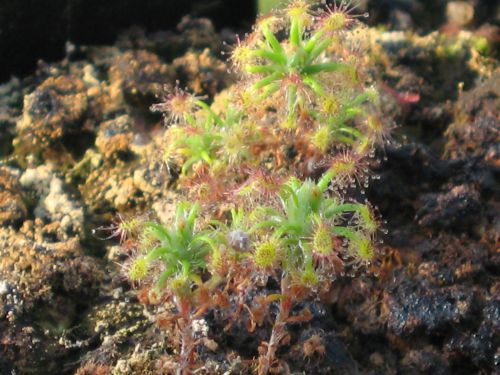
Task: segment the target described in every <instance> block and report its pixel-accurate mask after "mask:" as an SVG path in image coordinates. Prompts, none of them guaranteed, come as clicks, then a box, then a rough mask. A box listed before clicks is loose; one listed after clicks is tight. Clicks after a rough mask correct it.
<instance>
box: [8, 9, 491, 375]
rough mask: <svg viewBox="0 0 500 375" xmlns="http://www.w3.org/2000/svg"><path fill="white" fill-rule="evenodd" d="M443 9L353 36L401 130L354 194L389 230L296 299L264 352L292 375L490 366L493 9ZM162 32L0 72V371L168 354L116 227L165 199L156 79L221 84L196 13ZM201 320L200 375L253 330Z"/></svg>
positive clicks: (215, 42) (95, 365) (97, 365)
mask: <svg viewBox="0 0 500 375" xmlns="http://www.w3.org/2000/svg"><path fill="white" fill-rule="evenodd" d="M410 3H411V2H405V1H398V2H391V4H392V5H391V7H393V10H392V11H391V12H392V13H391V17H394V19H395V21H394V22H396V19H397V22H399V23H401V22H407V23H410V25H411V24H413V23H414V22H415V19H418V17H419V15H420V14H421V12H424V11H425V10H424V9H423V8H418V7H417V8H413V6H414V5H412V6H409V5H408V4H410ZM417 3H419V2H415V3H413V4H417ZM445 3H446V4H451V3H452V2H439V4H440V7H441V6H444V7H445V8H443V12H446V14H447V15H448V16H447V17H448V20H447V21H446V20H443V21H442V22H443V23H445V22H447V23H450V22H452V21H453V22H455V23H460V25H461V27H462V28H463V27H468V28H469V29H470V30H469V31H466V32H465V31H462V32H458V33H453V34H451V35H450V33H448V34H442V33H441V34H439V33H437V32H434V33H431V34H428V35H425V36H420V35H415V34H412V33H410V32H408V33H401V32H394V31H389V32H383V31H380V30H375V29H368V30H367V35H368V37H367V38H366V39H367V43H368V44H369V47H370V49H369V54H367V59H369V60H370V61H371V63H372V66H373V69H372V71H371V72H370V74H371V76H372V79H373V80H374V81H376V82H379V83H380V87H381V89H382V91H383V92H384V98H385V99H384V111H385V113H384V116H385V117H386V118H387V119H392V120H391V121H394V122H395V123H396V125H398V127H397V129H396V130H395V135H394V138H395V142H393V143H394V145H392V146H389V147H388V148H387V149H386V150H385V151H383V152H381V153H380V155H378V157H377V158H376V159H377V161H376V162H374V163H373V168H374V170H375V173H376V174H378V175H379V176H380V179H378V180H374V181H373V182H372V184H371V186H370V188H369V189H368V191H367V196H368V197H369V199H370V201H371V202H373V203H374V204H376V205H377V206H378V209H379V211H380V212H381V214H382V216H383V217H384V218H385V219H386V220H387V227H388V229H389V234H388V235H386V236H384V235H383V234H382V233H381V234H380V237H381V240H383V241H384V243H383V244H381V247H382V248H383V249H384V256H383V258H382V259H381V262H380V263H379V264H378V265H377V266H374V267H373V268H372V269H371V270H370V272H369V273H368V274H367V275H365V276H362V277H356V278H354V279H343V280H340V281H339V282H338V283H337V285H336V287H335V289H334V290H333V291H332V293H331V294H330V295H329V303H328V304H327V305H324V306H323V305H319V304H317V303H314V304H312V303H311V305H310V306H308V308H309V310H310V311H311V312H312V314H313V316H314V319H313V320H312V321H311V322H309V323H308V324H296V325H294V326H293V327H291V328H290V331H291V338H290V343H289V345H288V346H286V347H285V348H283V352H282V353H279V354H280V357H282V358H283V359H285V361H286V362H287V364H288V366H289V368H290V370H291V371H292V372H304V373H307V374H321V373H324V374H328V373H333V372H335V373H344V374H351V373H355V372H358V373H363V374H396V373H400V374H427V373H433V374H434V373H435V374H456V373H464V374H465V373H478V374H479V373H495V372H498V371H500V368H499V365H500V352H499V351H498V346H499V345H498V344H499V333H500V332H499V318H500V317H499V314H500V299H499V297H498V296H499V286H500V284H499V277H498V276H499V275H498V270H499V267H500V253H499V252H498V243H499V233H500V218H499V216H498V212H499V203H498V202H499V200H498V198H499V193H500V192H499V188H498V187H499V186H500V185H499V184H498V177H499V173H500V171H499V169H498V168H499V161H498V154H499V150H498V139H499V134H498V133H499V129H500V126H499V119H500V111H499V108H500V93H499V92H498V88H499V87H500V82H499V79H500V74H499V71H498V61H496V60H495V58H494V53H493V52H492V51H491V50H489V51H488V50H487V49H485V48H484V44H483V42H484V40H483V39H481V38H482V37H480V36H478V34H477V31H478V29H479V27H480V26H481V25H482V22H487V18H484V16H479V14H481V13H480V12H482V11H483V10H482V9H483V8H482V7H483V6H489V5H487V4H486V2H484V4H483V2H479V5H478V7H476V8H474V12H477V13H474V15H473V18H472V20H469V18H470V17H471V15H470V9H468V8H467V7H466V6H465V8H460V6H462V5H460V4H458V3H459V2H453V3H457V4H455V5H446V6H445V5H444V4H445ZM380 4H381V5H380V6H382V5H383V4H386V3H384V2H381V3H380ZM387 4H389V3H387ZM387 4H386V5H387ZM405 4H406V5H405ZM485 4H486V5H485ZM387 6H389V5H387ZM457 7H458V8H457ZM444 9H448V10H446V11H445V10H444ZM488 9H489V8H488ZM396 11H399V12H403V13H406V16H405V15H404V14H403V13H397V12H396ZM444 14H445V13H442V14H441V15H444ZM433 22H434V21H433ZM178 30H179V32H178V33H177V34H172V33H170V34H168V35H167V34H161V33H156V34H152V35H149V34H145V33H141V32H136V31H134V32H130V33H127V34H124V35H123V36H122V37H121V38H120V40H119V41H118V42H117V44H116V45H115V46H110V47H99V48H97V47H92V48H87V49H84V50H82V51H83V52H82V53H84V55H83V56H82V59H80V60H79V61H75V62H69V61H63V62H60V63H56V64H49V65H47V64H46V65H41V66H40V68H39V70H38V72H37V73H36V74H35V75H34V76H31V77H27V78H25V79H22V80H18V79H13V80H11V81H10V82H8V83H6V84H4V85H2V86H0V93H2V95H1V96H0V109H1V112H0V113H1V114H0V143H1V144H2V149H1V151H0V157H1V158H2V160H1V163H0V225H1V227H0V353H2V355H0V373H2V374H3V373H11V372H12V371H15V373H18V374H30V373H33V374H35V373H36V374H55V373H58V374H59V373H60V374H74V373H77V374H79V375H84V374H109V373H111V374H158V373H162V371H163V372H166V371H167V370H166V369H168V368H169V366H170V365H171V363H170V362H169V361H171V360H170V358H169V356H168V354H169V353H170V352H169V350H170V349H169V348H168V347H166V340H165V337H164V335H165V334H166V333H165V331H162V330H161V329H160V328H159V326H158V325H156V324H154V315H153V314H151V311H149V310H148V308H146V307H144V305H143V304H141V303H139V300H145V299H147V298H149V297H148V296H144V295H143V294H141V291H139V292H137V291H134V290H131V289H130V285H129V284H128V282H127V281H126V280H125V278H124V276H123V275H124V272H123V270H122V269H121V266H119V265H118V264H122V265H123V264H127V259H128V257H130V253H128V250H127V246H124V247H119V246H117V245H118V242H119V236H118V235H116V232H114V230H116V227H115V226H113V225H114V224H112V222H114V221H116V220H117V213H119V214H120V215H122V216H123V217H133V216H134V215H148V213H149V212H155V213H156V214H157V216H159V217H160V218H161V217H162V216H166V215H167V214H168V212H171V210H172V207H173V204H174V203H175V201H176V200H177V199H178V193H177V192H176V191H174V190H172V189H171V184H172V181H173V180H174V179H175V178H176V176H175V171H174V170H170V169H169V168H167V166H166V165H165V163H164V162H163V160H162V159H161V157H160V156H159V155H161V152H160V151H161V150H160V143H161V137H162V133H163V126H162V124H161V123H162V121H161V120H162V119H161V118H160V117H159V116H157V115H156V114H153V113H151V112H150V111H149V107H150V105H151V104H153V103H154V102H155V100H156V99H155V96H156V95H158V94H160V93H161V89H162V86H163V85H168V86H169V87H173V86H174V85H175V82H176V80H179V81H180V83H181V85H182V86H187V87H188V88H189V89H190V90H192V91H194V92H195V93H196V94H197V95H206V96H207V97H208V98H209V99H211V98H213V96H214V95H216V94H217V93H218V92H220V91H221V90H222V89H223V88H224V87H227V86H228V85H230V84H231V82H232V78H231V76H230V75H229V73H228V72H227V69H226V68H225V65H224V62H223V61H222V56H221V55H220V51H221V49H222V48H223V47H222V43H221V39H224V37H221V36H220V35H218V34H217V33H216V32H215V29H214V27H213V26H212V24H211V23H210V21H208V20H195V19H190V18H186V19H184V20H183V22H182V23H181V24H180V25H179V28H178ZM487 45H488V46H490V47H489V48H490V49H492V48H493V46H494V45H493V44H487ZM166 51H168V53H167V52H166ZM172 53H175V54H176V55H175V56H174V58H170V56H171V54H172ZM403 135H404V137H403ZM11 144H12V145H13V146H11ZM4 145H6V146H5V147H3V146H4ZM109 237H113V238H111V239H109V240H107V241H102V240H101V239H103V238H109ZM124 240H125V239H124ZM212 318H213V317H211V316H207V317H206V321H205V322H204V323H203V324H201V322H200V326H202V325H203V326H207V325H208V327H210V328H211V329H212V331H213V336H210V334H209V336H208V337H206V338H205V341H204V345H203V349H202V350H201V351H200V356H202V357H203V358H204V359H205V361H206V363H207V365H206V371H207V373H233V374H239V373H243V372H242V371H243V369H244V368H247V366H244V365H243V361H244V358H250V357H252V356H255V355H256V348H257V346H258V343H259V342H260V341H261V339H262V340H263V339H265V336H264V335H265V334H266V332H267V331H265V329H264V328H265V327H264V328H263V329H262V332H260V333H259V331H257V332H255V333H254V334H248V332H246V330H245V328H244V327H243V325H241V326H238V325H235V326H234V327H233V328H232V330H231V331H229V332H223V331H222V329H221V327H218V326H217V322H216V319H212ZM200 330H201V331H203V330H202V329H201V328H200ZM259 335H260V336H259ZM261 336H262V337H261ZM252 350H254V352H251V351H252ZM248 351H250V353H249V352H248ZM283 370H284V369H283Z"/></svg>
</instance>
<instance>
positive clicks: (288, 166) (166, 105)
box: [127, 0, 388, 374]
mask: <svg viewBox="0 0 500 375" xmlns="http://www.w3.org/2000/svg"><path fill="white" fill-rule="evenodd" d="M364 16H365V15H358V14H357V13H356V11H355V9H353V7H351V6H349V5H348V4H347V3H345V2H341V3H333V4H331V5H324V4H316V3H311V2H309V1H306V0H293V1H290V2H289V4H288V5H287V6H285V7H284V8H283V9H281V10H277V11H274V12H272V13H270V14H267V15H264V16H261V17H259V19H258V20H257V22H256V25H255V26H254V28H253V30H252V32H251V33H249V34H248V35H245V36H244V37H243V38H241V39H239V38H238V42H237V43H236V45H235V46H234V47H233V49H232V52H231V56H230V61H229V63H230V64H231V65H232V68H233V70H234V71H235V73H236V74H237V75H238V77H239V80H238V83H237V84H235V85H234V86H232V87H230V88H229V89H227V90H225V91H224V92H222V93H220V94H219V95H218V96H217V97H216V98H215V99H214V101H213V102H212V103H211V104H208V103H207V102H205V101H204V100H203V98H200V97H196V96H194V95H192V94H190V93H188V92H186V91H185V90H182V89H181V88H179V87H178V86H176V87H175V88H174V89H173V90H171V91H168V92H166V93H165V95H164V98H163V101H162V102H160V103H158V104H155V105H154V106H153V108H152V109H153V110H154V111H160V112H162V113H163V114H164V118H165V126H166V128H165V136H164V145H163V151H164V154H163V159H164V161H165V163H166V165H168V166H169V167H170V168H174V167H176V169H177V170H178V171H179V178H178V179H177V187H178V189H179V190H180V191H181V192H183V193H184V194H185V196H186V200H187V201H189V202H191V203H187V202H182V203H179V204H178V207H177V210H176V212H175V215H173V217H172V218H171V221H170V222H168V223H160V222H156V221H140V222H135V225H134V233H135V236H132V237H133V238H135V239H134V241H135V242H134V246H135V247H136V249H137V250H136V251H135V253H136V255H135V256H134V258H133V259H132V261H131V262H130V265H128V267H127V269H128V276H129V278H130V279H131V280H132V281H133V282H134V283H137V284H139V285H140V286H141V288H142V290H143V291H146V293H147V294H148V295H149V296H150V297H149V298H148V299H149V301H153V300H156V301H163V302H165V301H167V302H168V303H167V305H166V306H171V307H170V308H168V309H167V310H168V311H167V313H165V312H163V313H162V314H163V315H162V316H161V319H158V320H159V322H160V325H161V326H162V327H164V328H166V329H168V330H169V332H170V334H169V337H170V338H171V339H172V342H171V345H172V346H173V348H174V349H175V351H174V353H175V354H174V357H175V361H172V363H171V364H170V368H169V369H170V370H171V371H172V372H174V373H177V374H191V373H193V372H194V371H195V370H196V369H198V370H200V369H202V365H201V362H202V361H201V360H200V358H199V356H200V354H199V348H200V346H202V345H203V343H202V340H201V339H200V338H199V335H198V333H196V332H195V330H194V327H193V325H194V322H195V321H197V320H199V319H200V318H202V317H203V316H204V315H205V314H207V313H208V312H210V311H217V316H218V317H219V319H221V320H223V322H221V323H222V324H224V325H225V327H226V328H227V327H230V326H231V325H232V324H235V322H241V323H243V325H244V326H246V327H248V330H249V332H253V331H255V330H256V329H259V328H260V327H263V326H265V322H266V321H272V324H271V328H270V330H269V332H268V339H267V340H266V341H264V342H262V343H261V344H260V346H259V347H258V348H255V349H256V351H257V352H258V353H259V355H258V358H255V359H252V358H248V360H249V361H250V363H251V364H252V365H251V367H252V368H253V370H254V371H255V372H256V373H258V374H267V373H270V372H272V373H276V372H277V371H279V369H280V368H281V369H283V368H286V364H285V363H283V361H281V360H280V359H279V358H278V356H277V350H278V348H279V347H280V346H282V345H287V342H289V340H290V337H289V332H288V330H287V326H288V325H289V324H290V322H294V323H297V322H306V321H307V320H309V319H310V318H311V313H310V312H308V311H307V309H304V310H302V311H301V312H300V313H296V312H295V313H294V312H293V309H294V307H295V306H298V304H299V303H301V302H304V301H308V300H312V299H318V298H319V299H321V297H322V296H323V295H325V294H326V293H327V292H328V290H329V289H330V288H331V286H332V284H333V283H335V281H336V280H337V279H338V278H341V277H344V276H345V275H355V274H357V273H358V272H359V271H360V270H363V269H365V268H366V266H367V265H369V264H370V263H371V262H373V261H374V259H375V257H376V255H377V249H376V246H375V241H376V235H377V232H378V230H379V220H378V219H377V218H376V215H375V213H374V210H373V208H372V207H371V206H370V205H369V204H368V203H367V202H365V201H363V202H358V201H355V200H353V199H350V198H348V197H347V195H346V191H347V190H352V189H353V188H356V187H360V188H363V187H364V186H365V185H366V184H367V183H368V178H369V175H370V174H369V172H368V167H367V160H368V159H369V158H370V157H371V156H372V155H373V150H374V149H375V148H376V147H379V146H383V143H384V142H385V140H386V139H387V137H388V130H387V127H386V126H385V125H384V124H383V122H381V121H380V120H379V119H378V116H377V115H376V110H377V102H378V94H377V91H376V89H375V88H374V87H372V86H370V85H369V84H367V82H366V78H365V74H364V66H363V59H362V51H360V43H358V42H357V35H359V33H360V32H361V33H362V28H361V29H360V27H361V25H360V23H359V22H358V18H359V17H364ZM360 30H361V31H360ZM270 280H272V281H273V282H272V283H269V281H270ZM271 284H272V285H277V286H278V287H268V285H271ZM153 296H154V297H153ZM206 335H208V337H209V336H210V332H207V333H206Z"/></svg>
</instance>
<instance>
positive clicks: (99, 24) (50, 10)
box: [0, 0, 256, 82]
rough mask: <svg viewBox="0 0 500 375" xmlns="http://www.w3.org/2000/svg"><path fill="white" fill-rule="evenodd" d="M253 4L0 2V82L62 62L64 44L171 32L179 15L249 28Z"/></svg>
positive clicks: (220, 0) (242, 0)
mask: <svg viewBox="0 0 500 375" xmlns="http://www.w3.org/2000/svg"><path fill="white" fill-rule="evenodd" d="M255 12H256V10H255V5H254V1H253V0H202V1H200V0H181V1H179V0H0V82H3V81H5V80H7V79H9V78H10V76H12V75H24V74H28V73H30V72H32V71H33V70H34V69H35V66H36V62H37V61H38V60H39V59H43V60H47V61H55V60H59V59H61V58H63V57H64V55H65V43H66V41H71V42H72V43H74V44H75V45H81V44H112V43H113V42H114V41H115V39H116V37H117V35H118V34H119V33H120V31H122V30H124V29H127V28H129V27H132V26H140V27H142V28H144V29H145V30H147V31H156V30H169V29H174V28H175V25H176V24H177V23H178V22H179V20H180V19H181V18H182V16H183V15H185V14H188V13H190V14H193V15H195V16H204V17H209V18H210V19H211V20H212V21H213V22H214V23H215V25H216V27H217V28H222V27H226V26H228V27H235V28H241V27H249V25H251V24H252V22H253V20H254V17H255Z"/></svg>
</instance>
